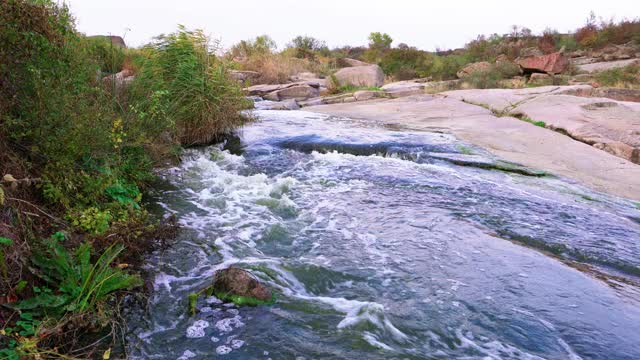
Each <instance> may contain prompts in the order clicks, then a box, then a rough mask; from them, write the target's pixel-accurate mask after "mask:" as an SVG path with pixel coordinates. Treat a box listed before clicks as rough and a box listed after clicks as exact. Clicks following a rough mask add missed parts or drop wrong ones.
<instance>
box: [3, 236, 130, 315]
mask: <svg viewBox="0 0 640 360" xmlns="http://www.w3.org/2000/svg"><path fill="white" fill-rule="evenodd" d="M64 237H65V236H64V234H62V233H60V232H58V233H56V234H54V235H53V236H52V237H51V238H50V239H49V240H48V241H47V248H46V249H45V250H44V251H43V252H37V253H35V254H34V256H33V259H32V261H33V263H34V265H36V266H37V267H38V268H39V269H40V270H41V272H40V274H41V275H40V276H41V277H42V279H43V280H44V281H45V282H46V283H47V284H48V286H50V288H49V287H46V288H38V287H34V289H33V290H34V292H35V293H36V294H37V295H36V296H34V297H33V298H30V299H27V300H23V301H21V302H19V303H18V304H16V305H14V306H13V307H14V308H16V309H19V310H30V311H32V312H34V313H35V312H37V313H39V314H41V315H49V316H57V317H59V316H62V315H63V314H64V313H67V312H73V313H82V312H85V311H90V310H93V309H95V306H96V304H98V303H99V302H101V301H103V300H104V299H105V298H106V296H107V295H109V294H110V293H112V292H114V291H117V290H122V289H129V288H133V287H136V286H139V285H141V284H142V281H141V279H140V278H139V277H138V276H134V275H129V274H126V273H125V272H124V271H123V270H121V269H119V268H117V267H116V268H114V267H112V264H113V262H114V260H115V259H116V257H117V256H118V255H119V254H120V253H121V252H122V250H124V247H123V246H122V245H111V246H110V247H109V248H107V249H106V250H105V251H104V252H103V253H102V254H101V255H100V257H99V258H98V259H97V260H96V261H95V263H91V249H92V248H91V245H90V244H88V243H84V244H82V245H80V246H79V247H78V248H77V249H76V251H75V252H74V253H70V252H69V251H68V250H67V249H65V248H64V247H63V246H62V244H61V242H62V240H63V239H64ZM51 289H55V290H51Z"/></svg>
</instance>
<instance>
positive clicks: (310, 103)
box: [298, 97, 324, 107]
mask: <svg viewBox="0 0 640 360" xmlns="http://www.w3.org/2000/svg"><path fill="white" fill-rule="evenodd" d="M322 104H324V99H323V98H321V97H317V98H313V99H309V100H306V101H300V102H299V103H298V105H300V106H301V107H305V106H316V105H322Z"/></svg>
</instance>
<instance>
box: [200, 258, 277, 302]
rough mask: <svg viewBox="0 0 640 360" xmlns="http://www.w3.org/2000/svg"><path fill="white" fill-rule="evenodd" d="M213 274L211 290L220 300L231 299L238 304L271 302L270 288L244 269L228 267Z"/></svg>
mask: <svg viewBox="0 0 640 360" xmlns="http://www.w3.org/2000/svg"><path fill="white" fill-rule="evenodd" d="M213 276H214V278H213V291H214V293H215V295H216V296H217V297H218V298H220V299H222V300H227V301H232V302H234V303H236V304H238V305H259V304H266V303H271V302H273V299H274V297H273V294H272V292H271V290H269V288H268V287H266V286H265V285H264V284H262V283H261V282H260V281H258V280H257V279H256V278H254V277H253V275H251V273H250V272H248V271H246V270H243V269H240V268H237V267H230V268H227V269H223V270H218V271H216V272H215V274H214V275H213Z"/></svg>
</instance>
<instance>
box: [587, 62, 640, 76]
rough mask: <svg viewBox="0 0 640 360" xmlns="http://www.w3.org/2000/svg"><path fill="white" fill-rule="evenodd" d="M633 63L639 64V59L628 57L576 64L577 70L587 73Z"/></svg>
mask: <svg viewBox="0 0 640 360" xmlns="http://www.w3.org/2000/svg"><path fill="white" fill-rule="evenodd" d="M633 64H640V60H638V59H628V60H618V61H610V62H596V63H589V64H584V65H578V70H579V71H581V72H587V73H597V72H600V71H606V70H611V69H617V68H622V67H627V66H629V65H633Z"/></svg>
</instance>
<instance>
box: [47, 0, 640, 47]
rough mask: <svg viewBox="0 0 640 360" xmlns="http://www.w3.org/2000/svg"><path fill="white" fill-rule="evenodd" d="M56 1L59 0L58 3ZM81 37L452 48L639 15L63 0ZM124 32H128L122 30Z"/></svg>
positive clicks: (478, 6) (361, 2) (348, 2)
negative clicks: (519, 31) (310, 40)
mask: <svg viewBox="0 0 640 360" xmlns="http://www.w3.org/2000/svg"><path fill="white" fill-rule="evenodd" d="M59 1H62V0H59ZM65 1H66V2H67V4H69V5H70V6H71V11H72V12H73V14H74V15H75V16H76V18H77V24H78V29H79V30H80V31H82V32H84V33H87V34H88V35H97V34H104V35H106V34H109V33H111V34H112V35H120V36H123V35H125V41H126V42H127V44H128V45H129V46H139V45H142V44H144V43H146V42H148V41H149V40H150V39H151V38H152V37H153V36H155V35H158V34H161V33H168V32H172V31H174V30H175V29H176V27H177V25H178V24H183V25H186V26H187V27H188V28H192V29H193V28H199V29H204V30H205V32H206V33H207V34H209V35H211V36H212V37H214V38H217V39H220V40H221V41H222V44H223V46H225V47H229V46H231V45H233V44H234V43H236V42H238V41H239V40H243V39H248V38H252V37H255V36H257V35H261V34H268V35H270V36H271V37H272V38H273V39H274V40H275V41H276V42H277V43H278V48H280V49H281V48H283V47H284V46H285V44H286V43H287V42H289V40H291V39H292V38H294V37H295V36H297V35H310V36H313V37H316V38H318V39H321V40H325V41H326V42H327V44H328V45H329V46H330V47H335V46H342V45H353V46H356V45H366V43H367V36H368V35H369V33H371V32H373V31H380V32H386V33H388V34H389V35H391V37H392V38H393V39H394V45H397V44H398V43H400V42H404V43H407V44H409V45H411V46H416V47H418V48H421V49H425V50H434V49H435V48H436V47H440V48H442V49H448V48H457V47H461V46H463V45H464V44H465V43H466V42H468V41H470V40H472V39H474V38H475V37H476V35H478V34H492V33H499V34H503V33H507V32H509V28H510V27H511V25H513V24H518V25H520V26H526V27H528V28H530V29H531V30H533V31H534V32H541V31H542V30H544V29H545V28H546V27H551V28H554V29H557V30H559V31H561V32H566V31H569V30H575V29H576V28H577V27H579V26H581V25H582V24H584V22H585V19H586V18H587V16H588V15H589V12H590V11H591V10H593V11H595V13H596V15H597V16H599V17H600V16H601V17H603V18H607V19H608V18H611V17H614V16H615V18H616V19H621V18H635V17H638V16H640V5H638V1H637V0H606V1H602V0H579V1H574V0H528V1H525V0H508V1H499V0H482V1H479V0H475V1H474V0H467V1H462V0H444V1H443V0H437V1H426V0H424V1H418V0H312V1H304V0H270V1H265V0H261V1H258V0H179V1H177V0H65ZM127 29H130V30H127Z"/></svg>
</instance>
